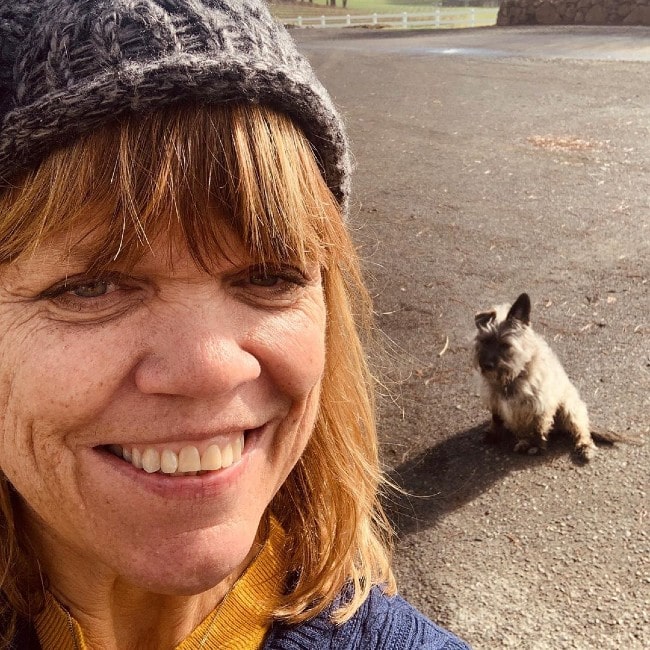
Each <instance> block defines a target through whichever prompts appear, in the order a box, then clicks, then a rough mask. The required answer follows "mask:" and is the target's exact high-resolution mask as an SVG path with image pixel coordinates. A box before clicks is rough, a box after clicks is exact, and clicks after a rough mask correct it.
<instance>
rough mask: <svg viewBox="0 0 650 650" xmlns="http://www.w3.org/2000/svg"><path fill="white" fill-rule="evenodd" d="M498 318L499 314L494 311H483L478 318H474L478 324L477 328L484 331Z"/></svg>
mask: <svg viewBox="0 0 650 650" xmlns="http://www.w3.org/2000/svg"><path fill="white" fill-rule="evenodd" d="M496 317H497V313H496V312H495V311H494V310H492V311H481V312H479V313H478V314H476V316H474V322H475V323H476V327H477V328H478V329H483V328H485V327H487V326H488V325H489V324H490V323H491V322H492V321H493V320H494V319H495V318H496Z"/></svg>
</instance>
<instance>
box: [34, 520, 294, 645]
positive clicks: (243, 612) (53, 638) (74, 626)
mask: <svg viewBox="0 0 650 650" xmlns="http://www.w3.org/2000/svg"><path fill="white" fill-rule="evenodd" d="M283 545H284V534H283V531H282V528H281V527H280V525H279V524H278V523H277V521H275V520H274V519H271V522H270V530H269V536H268V538H267V540H266V542H265V544H264V546H263V547H262V549H261V551H260V552H259V554H258V555H257V557H256V558H255V560H253V562H252V563H251V565H250V566H249V567H248V569H246V571H245V572H244V573H243V575H242V576H241V578H239V580H238V581H237V582H236V583H235V585H234V586H233V588H232V589H231V590H230V591H229V592H228V594H227V595H226V597H225V598H224V600H223V601H222V602H221V603H220V604H219V605H218V606H217V607H216V608H215V609H214V610H213V611H212V612H211V613H210V614H209V615H208V616H207V617H206V618H205V620H204V621H203V622H202V623H201V624H200V625H199V626H198V627H197V628H196V629H195V630H194V631H193V632H192V634H190V635H189V636H188V637H187V638H186V639H185V640H183V641H182V642H181V643H179V644H178V645H177V646H176V648H175V650H223V649H224V648H228V650H258V649H259V648H261V647H262V644H263V642H264V638H265V636H266V634H267V632H268V630H269V627H270V625H271V620H270V618H269V615H268V613H269V612H270V611H271V610H272V609H273V608H274V607H275V606H276V605H277V603H278V602H279V599H280V596H281V593H282V588H283V586H284V585H283V582H284V576H283V575H282V561H281V556H282V549H283ZM35 623H36V632H37V634H38V638H39V641H40V643H41V646H42V647H43V650H89V648H88V645H87V644H86V641H85V638H84V634H83V630H82V629H81V626H80V625H79V623H77V621H75V620H74V618H72V617H71V616H69V615H68V613H67V611H66V610H65V609H64V607H63V606H62V605H61V604H60V603H59V602H58V601H57V600H56V599H55V598H54V596H52V595H51V594H50V593H49V592H48V593H47V596H46V604H45V609H44V610H43V611H42V612H41V613H40V614H39V615H38V616H37V618H36V621H35ZM75 643H76V645H75Z"/></svg>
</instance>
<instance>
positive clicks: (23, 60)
mask: <svg viewBox="0 0 650 650" xmlns="http://www.w3.org/2000/svg"><path fill="white" fill-rule="evenodd" d="M182 101H193V102H196V101H198V102H205V103H221V102H238V101H243V102H250V103H253V104H256V103H259V104H264V105H268V106H270V107H272V108H274V109H276V110H279V111H281V112H284V113H286V114H287V115H288V116H289V117H291V118H292V119H293V120H294V122H295V123H296V124H297V125H298V126H299V127H300V128H301V129H302V130H303V131H304V133H305V134H306V136H307V137H308V139H309V141H310V142H311V145H312V147H313V149H314V151H315V153H316V156H317V158H318V161H319V163H320V165H321V169H322V171H323V175H324V178H325V180H326V182H327V184H328V186H329V187H330V189H331V190H332V192H333V194H334V195H335V197H336V198H337V199H338V201H339V202H340V203H341V205H342V207H343V209H344V210H345V209H346V205H347V199H348V194H349V173H350V161H349V155H348V149H347V142H346V138H345V133H344V131H343V125H342V123H341V119H340V117H339V115H338V113H337V112H336V109H335V108H334V105H333V104H332V101H331V99H330V97H329V95H328V94H327V91H326V90H325V89H324V88H323V86H322V85H321V84H320V83H319V81H318V80H317V79H316V77H315V75H314V73H313V70H312V69H311V67H310V65H309V63H308V62H307V60H306V59H305V58H304V57H302V56H301V55H300V54H299V53H298V51H297V50H296V47H295V45H294V43H293V40H292V39H291V38H290V36H289V35H288V34H287V32H286V30H285V29H284V28H283V27H282V26H280V25H279V24H277V23H276V22H275V21H274V20H273V18H272V17H271V15H270V14H269V12H268V9H267V8H266V6H265V5H264V3H263V2H262V0H0V186H2V185H6V184H7V183H9V182H10V181H11V179H12V177H14V176H15V174H16V173H17V172H18V171H20V170H22V169H25V168H29V167H33V166H36V165H37V164H38V163H39V162H40V161H41V160H42V159H43V158H44V157H45V156H46V155H47V154H48V152H50V151H51V150H52V149H54V148H55V147H59V146H62V145H65V144H66V143H69V142H70V141H71V140H73V139H74V138H75V137H76V136H78V135H80V134H82V133H85V132H88V131H91V130H93V129H95V128H97V127H98V126H100V125H102V124H104V123H105V122H107V121H108V120H111V119H114V118H115V117H117V116H119V115H122V114H125V113H144V112H147V111H150V110H153V109H156V108H159V107H162V106H165V105H169V104H172V103H175V102H182Z"/></svg>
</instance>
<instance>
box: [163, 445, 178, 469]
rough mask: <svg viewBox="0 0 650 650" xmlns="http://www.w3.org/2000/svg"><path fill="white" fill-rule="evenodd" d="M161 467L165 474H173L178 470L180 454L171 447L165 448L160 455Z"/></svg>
mask: <svg viewBox="0 0 650 650" xmlns="http://www.w3.org/2000/svg"><path fill="white" fill-rule="evenodd" d="M160 469H161V471H162V472H163V473H164V474H173V473H174V472H175V471H177V470H178V456H177V455H176V454H175V453H174V452H173V451H171V450H170V449H165V450H164V451H163V453H162V455H161V456H160Z"/></svg>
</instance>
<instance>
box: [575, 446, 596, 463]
mask: <svg viewBox="0 0 650 650" xmlns="http://www.w3.org/2000/svg"><path fill="white" fill-rule="evenodd" d="M575 451H576V454H577V456H578V458H580V460H583V461H585V462H589V461H590V460H592V459H593V458H594V457H595V456H596V445H594V443H593V442H592V443H587V444H583V445H578V446H577V447H576V449H575Z"/></svg>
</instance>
